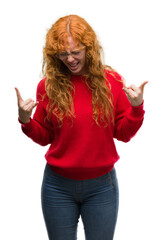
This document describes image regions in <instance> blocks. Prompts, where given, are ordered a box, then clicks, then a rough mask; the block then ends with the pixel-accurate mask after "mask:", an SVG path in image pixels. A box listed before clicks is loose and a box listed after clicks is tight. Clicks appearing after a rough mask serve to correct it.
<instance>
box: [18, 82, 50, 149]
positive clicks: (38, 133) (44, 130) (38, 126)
mask: <svg viewBox="0 0 163 240" xmlns="http://www.w3.org/2000/svg"><path fill="white" fill-rule="evenodd" d="M44 93H45V79H43V80H41V81H40V83H39V84H38V86H37V93H36V99H37V101H38V102H39V104H38V105H37V107H36V110H35V113H34V115H33V118H30V122H28V123H25V124H23V123H21V122H20V121H19V122H20V123H21V128H22V131H23V132H24V134H26V135H27V136H28V137H29V138H31V139H32V140H33V141H34V142H36V143H38V144H40V145H42V146H46V145H48V144H49V143H51V142H52V141H53V140H54V133H53V126H52V124H51V123H50V122H49V121H48V120H47V113H46V104H45V101H44V100H43V95H44Z"/></svg>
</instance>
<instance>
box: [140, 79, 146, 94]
mask: <svg viewBox="0 0 163 240" xmlns="http://www.w3.org/2000/svg"><path fill="white" fill-rule="evenodd" d="M147 83H148V81H144V82H142V84H141V85H140V86H139V88H140V90H141V91H142V92H143V91H144V86H145V85H146V84H147Z"/></svg>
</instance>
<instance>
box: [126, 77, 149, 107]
mask: <svg viewBox="0 0 163 240" xmlns="http://www.w3.org/2000/svg"><path fill="white" fill-rule="evenodd" d="M147 83H148V81H144V82H143V83H142V84H141V85H140V86H139V87H137V86H135V85H134V84H132V85H131V86H129V87H126V86H124V87H123V90H124V91H125V93H126V95H127V97H128V99H129V101H130V103H131V105H132V106H133V107H136V106H139V105H141V104H142V103H143V92H144V86H145V85H146V84H147Z"/></svg>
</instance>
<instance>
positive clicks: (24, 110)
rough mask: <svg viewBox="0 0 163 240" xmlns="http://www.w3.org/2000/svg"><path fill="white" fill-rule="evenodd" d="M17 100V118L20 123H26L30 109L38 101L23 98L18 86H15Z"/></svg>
mask: <svg viewBox="0 0 163 240" xmlns="http://www.w3.org/2000/svg"><path fill="white" fill-rule="evenodd" d="M15 91H16V95H17V100H18V112H19V120H20V122H22V123H28V122H29V121H30V117H31V114H32V110H33V108H34V107H36V106H37V105H38V104H39V102H35V101H33V100H32V99H27V100H25V101H24V100H23V99H22V97H21V95H20V92H19V90H18V88H15Z"/></svg>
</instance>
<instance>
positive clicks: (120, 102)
mask: <svg viewBox="0 0 163 240" xmlns="http://www.w3.org/2000/svg"><path fill="white" fill-rule="evenodd" d="M143 106H144V102H143V103H142V104H141V105H139V106H132V105H131V103H130V101H129V100H128V98H127V96H126V94H125V92H124V91H123V90H122V89H120V91H119V95H118V99H117V103H116V114H115V126H114V137H115V138H116V139H117V140H120V141H123V142H128V141H130V139H131V138H132V137H133V136H134V135H135V134H136V133H137V131H138V130H139V128H140V127H141V125H142V123H143V120H144V113H145V111H144V110H143Z"/></svg>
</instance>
